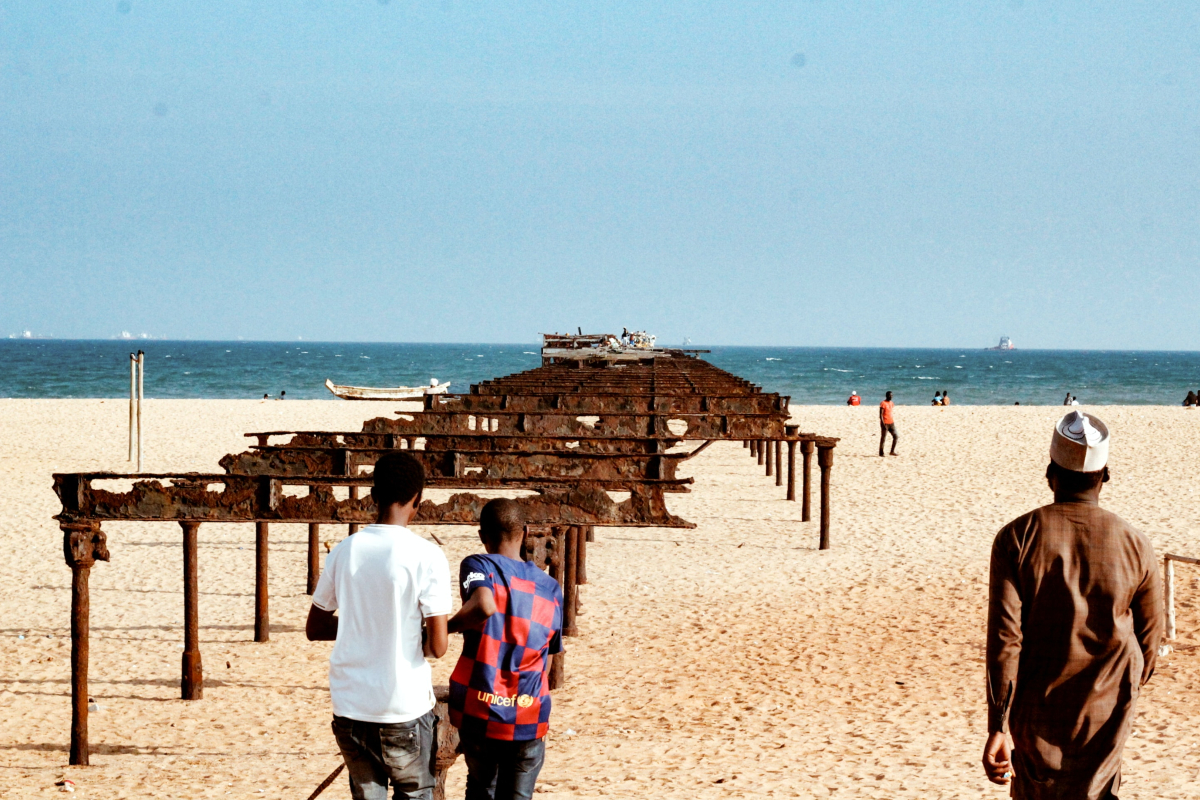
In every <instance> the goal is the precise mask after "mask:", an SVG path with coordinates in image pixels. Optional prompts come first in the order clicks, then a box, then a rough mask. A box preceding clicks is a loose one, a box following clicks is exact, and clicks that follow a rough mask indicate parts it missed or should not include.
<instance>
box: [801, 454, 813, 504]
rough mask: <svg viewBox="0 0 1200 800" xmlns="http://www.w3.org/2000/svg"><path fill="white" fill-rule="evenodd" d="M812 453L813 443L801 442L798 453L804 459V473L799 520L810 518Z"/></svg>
mask: <svg viewBox="0 0 1200 800" xmlns="http://www.w3.org/2000/svg"><path fill="white" fill-rule="evenodd" d="M812 454H813V443H812V442H801V443H800V455H801V456H802V457H803V459H804V466H803V468H802V471H803V473H804V488H803V490H802V493H801V499H800V521H801V522H808V521H809V520H810V519H812Z"/></svg>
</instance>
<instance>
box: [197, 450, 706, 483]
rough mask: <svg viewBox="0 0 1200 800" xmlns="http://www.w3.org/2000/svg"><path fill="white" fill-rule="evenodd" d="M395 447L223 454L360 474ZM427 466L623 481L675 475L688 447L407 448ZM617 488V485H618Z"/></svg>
mask: <svg viewBox="0 0 1200 800" xmlns="http://www.w3.org/2000/svg"><path fill="white" fill-rule="evenodd" d="M391 452H395V451H394V450H382V449H380V450H376V449H371V450H351V449H348V448H338V449H328V450H326V449H313V448H304V449H296V448H291V447H288V446H286V445H283V446H279V447H262V448H256V449H254V450H251V451H249V452H246V453H238V454H237V455H229V456H225V457H224V458H222V459H221V466H222V467H223V468H224V469H225V470H226V471H228V472H229V473H231V474H237V475H278V476H288V477H290V476H298V477H299V476H303V477H307V476H324V475H357V474H358V470H359V468H360V467H363V466H372V465H374V463H375V461H376V460H378V459H379V458H380V457H381V456H384V455H386V454H388V453H391ZM405 452H407V453H408V454H409V455H411V456H412V457H413V458H415V459H416V460H417V461H419V462H421V465H422V466H423V467H424V468H425V477H426V480H427V481H428V482H429V485H430V486H437V485H439V484H441V485H451V484H453V485H454V487H455V488H463V487H470V486H473V485H474V481H476V480H478V481H489V480H491V481H506V480H517V481H528V480H531V479H532V480H536V481H540V482H542V485H552V484H555V483H561V482H562V481H565V480H570V481H575V482H579V481H584V482H588V483H593V482H604V483H607V484H614V483H621V484H623V485H622V487H621V488H626V487H627V485H629V484H636V483H641V482H643V481H648V480H649V481H674V480H675V479H676V478H675V470H676V467H677V466H678V464H679V462H680V461H682V460H683V459H684V458H686V457H687V454H686V453H656V454H653V455H646V454H628V453H596V452H575V451H572V450H565V449H564V450H559V451H554V452H516V453H512V452H500V451H492V450H467V451H457V450H407V451H405ZM614 488H615V487H614Z"/></svg>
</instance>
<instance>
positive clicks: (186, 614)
mask: <svg viewBox="0 0 1200 800" xmlns="http://www.w3.org/2000/svg"><path fill="white" fill-rule="evenodd" d="M180 527H181V528H183V659H182V661H183V665H182V666H183V677H182V679H181V680H180V686H179V690H180V696H181V697H182V698H183V699H184V700H200V699H202V698H203V697H204V667H203V666H202V664H201V661H200V586H199V584H200V577H199V571H200V570H199V556H200V548H199V546H198V543H197V536H198V534H199V531H200V523H199V522H181V523H180Z"/></svg>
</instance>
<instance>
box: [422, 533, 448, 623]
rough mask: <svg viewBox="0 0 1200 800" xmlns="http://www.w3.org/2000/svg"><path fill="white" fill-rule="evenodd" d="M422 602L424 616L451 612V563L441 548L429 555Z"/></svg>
mask: <svg viewBox="0 0 1200 800" xmlns="http://www.w3.org/2000/svg"><path fill="white" fill-rule="evenodd" d="M422 584H423V585H422V586H421V595H420V598H419V602H420V604H421V616H422V617H441V616H449V614H450V605H451V604H450V564H449V563H448V562H447V561H446V554H445V553H443V552H442V551H441V549H440V548H435V549H434V550H433V552H432V554H431V555H430V557H429V560H428V563H427V566H426V569H425V580H424V581H423V582H422Z"/></svg>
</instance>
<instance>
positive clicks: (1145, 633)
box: [1130, 545, 1166, 686]
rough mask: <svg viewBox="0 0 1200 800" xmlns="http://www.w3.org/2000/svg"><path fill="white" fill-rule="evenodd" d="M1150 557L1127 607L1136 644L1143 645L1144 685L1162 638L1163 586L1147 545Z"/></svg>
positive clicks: (1145, 563) (1154, 559) (1156, 561)
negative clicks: (1128, 607) (1131, 616)
mask: <svg viewBox="0 0 1200 800" xmlns="http://www.w3.org/2000/svg"><path fill="white" fill-rule="evenodd" d="M1147 549H1149V551H1150V552H1149V556H1148V558H1147V559H1144V560H1143V572H1142V581H1141V583H1140V584H1139V585H1138V588H1137V591H1136V592H1134V595H1133V603H1131V604H1130V610H1131V611H1133V634H1134V636H1136V637H1137V640H1138V646H1139V647H1141V648H1142V682H1141V685H1143V686H1144V685H1145V684H1146V682H1147V681H1148V680H1150V676H1151V675H1153V674H1154V666H1155V662H1157V661H1158V645H1159V643H1160V642H1161V641H1162V637H1163V627H1164V625H1165V622H1166V621H1165V620H1164V619H1163V587H1162V579H1160V578H1159V576H1158V560H1157V559H1156V558H1155V557H1154V550H1153V548H1150V547H1149V545H1147Z"/></svg>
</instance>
